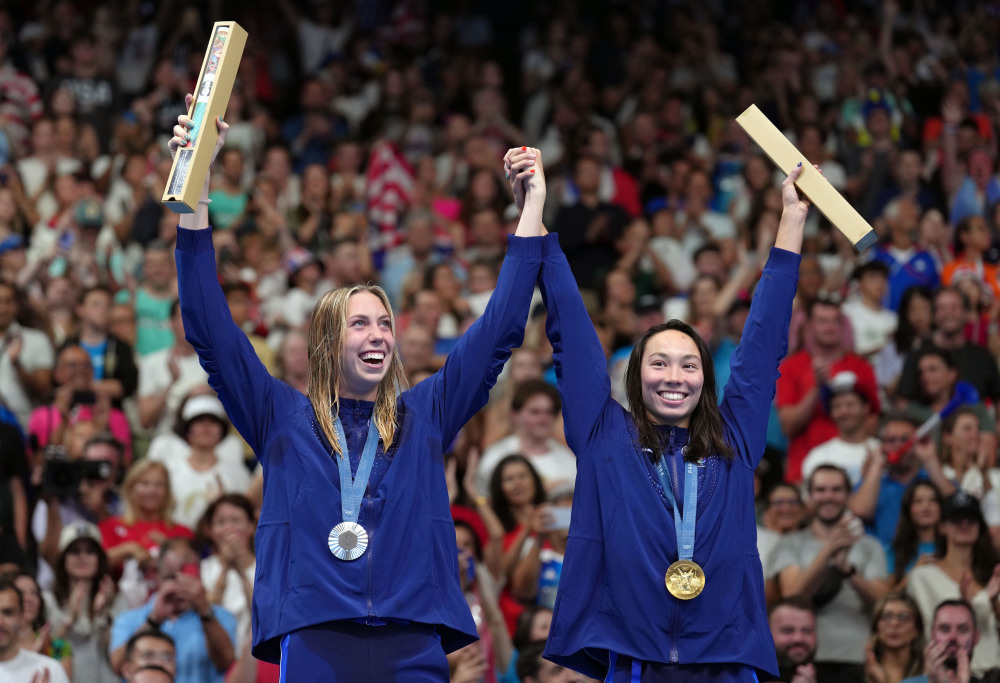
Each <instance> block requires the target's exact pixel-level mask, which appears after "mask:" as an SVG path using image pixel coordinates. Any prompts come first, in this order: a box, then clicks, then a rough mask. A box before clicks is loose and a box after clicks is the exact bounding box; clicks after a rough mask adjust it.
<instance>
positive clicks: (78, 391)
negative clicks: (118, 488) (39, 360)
mask: <svg viewBox="0 0 1000 683" xmlns="http://www.w3.org/2000/svg"><path fill="white" fill-rule="evenodd" d="M52 374H53V380H54V382H55V385H56V390H55V393H54V395H53V398H52V402H51V403H50V404H48V405H45V406H41V407H40V408H36V409H35V410H34V411H33V412H32V413H31V418H30V419H29V420H28V435H29V436H28V438H29V440H30V442H31V444H32V447H33V448H34V449H35V452H34V454H33V458H32V462H33V463H34V465H35V467H38V465H39V464H40V462H41V458H40V453H39V451H41V450H42V449H44V448H45V447H46V446H49V445H55V446H68V445H69V441H68V437H69V432H70V430H69V429H68V427H70V426H72V425H73V424H75V423H77V422H81V421H86V420H90V421H93V422H94V423H95V424H96V425H97V428H98V430H100V431H104V430H108V431H110V432H111V434H112V435H113V436H114V437H115V438H116V439H118V441H119V442H121V443H122V444H123V446H124V455H125V459H126V462H130V461H131V459H132V433H131V430H130V428H129V424H128V418H126V417H125V414H124V413H123V412H122V411H121V410H119V409H118V408H114V407H112V405H111V395H110V394H109V393H107V392H106V391H98V387H97V384H96V383H95V381H94V366H93V363H92V362H91V359H90V354H89V353H87V351H86V350H85V349H84V348H83V347H82V346H79V345H76V344H69V345H67V346H64V347H63V348H62V349H61V350H60V351H59V355H58V357H57V358H56V367H55V369H54V370H53V373H52Z"/></svg>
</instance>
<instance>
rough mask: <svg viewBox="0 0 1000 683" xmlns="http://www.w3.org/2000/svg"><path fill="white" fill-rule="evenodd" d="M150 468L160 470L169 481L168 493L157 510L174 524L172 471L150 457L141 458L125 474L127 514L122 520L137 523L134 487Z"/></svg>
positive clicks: (123, 485)
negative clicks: (171, 486) (171, 487)
mask: <svg viewBox="0 0 1000 683" xmlns="http://www.w3.org/2000/svg"><path fill="white" fill-rule="evenodd" d="M150 470H158V471H159V472H160V474H162V475H163V478H164V480H165V481H166V482H167V495H166V496H164V497H163V503H161V504H160V509H159V510H158V511H157V512H158V514H159V516H160V520H161V521H163V522H166V523H167V524H168V525H170V526H173V524H174V518H173V511H174V494H173V492H172V491H171V489H170V472H168V471H167V466H166V465H164V464H163V463H162V462H160V461H158V460H149V459H148V458H144V459H142V460H139V461H138V462H136V463H135V464H134V465H132V467H130V468H129V470H128V474H126V475H125V481H123V482H122V491H123V492H124V493H125V495H124V496H123V498H124V500H125V514H123V515H122V521H124V522H125V523H126V524H135V522H136V520H137V519H138V515H136V509H135V504H134V503H133V502H132V488H133V487H134V486H135V483H136V482H137V481H139V479H140V478H141V477H142V476H143V475H144V474H146V473H147V472H149V471H150Z"/></svg>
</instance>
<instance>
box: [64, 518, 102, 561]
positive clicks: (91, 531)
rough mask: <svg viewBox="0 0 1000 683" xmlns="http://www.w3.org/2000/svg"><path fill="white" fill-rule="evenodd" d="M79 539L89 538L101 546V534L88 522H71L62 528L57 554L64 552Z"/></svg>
mask: <svg viewBox="0 0 1000 683" xmlns="http://www.w3.org/2000/svg"><path fill="white" fill-rule="evenodd" d="M81 538H89V539H90V540H92V541H94V542H95V543H97V545H101V532H100V530H99V529H98V528H97V527H96V526H94V525H93V524H91V523H90V522H73V523H72V524H67V525H66V526H64V527H63V530H62V532H61V533H60V534H59V552H60V553H62V552H64V551H65V550H66V548H68V547H69V546H70V544H72V543H73V541H78V540H80V539H81Z"/></svg>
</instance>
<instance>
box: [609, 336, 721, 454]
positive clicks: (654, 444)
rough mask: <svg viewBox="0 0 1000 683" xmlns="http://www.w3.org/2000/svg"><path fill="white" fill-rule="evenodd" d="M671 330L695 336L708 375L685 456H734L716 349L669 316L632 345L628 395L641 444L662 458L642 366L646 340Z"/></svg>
mask: <svg viewBox="0 0 1000 683" xmlns="http://www.w3.org/2000/svg"><path fill="white" fill-rule="evenodd" d="M667 330H675V331H677V332H683V333H684V334H686V335H687V336H689V337H691V339H692V340H693V341H694V344H695V346H696V347H698V355H700V356H701V367H702V374H703V375H704V384H703V385H702V388H701V398H700V399H698V405H696V406H695V408H694V412H693V413H692V414H691V421H690V429H689V430H688V433H689V434H690V438H689V442H688V448H687V452H686V453H685V455H684V458H685V460H689V461H691V462H694V461H697V460H700V459H701V458H707V457H709V456H711V455H718V456H719V457H721V458H723V459H725V460H732V459H733V457H734V454H733V449H732V448H730V447H729V444H728V443H727V442H726V437H725V433H724V432H723V429H722V413H720V412H719V405H718V398H717V396H716V389H715V364H714V363H713V362H712V352H711V351H709V349H708V345H707V344H705V341H704V340H703V339H702V338H701V335H700V334H698V331H697V330H695V329H694V328H693V327H691V326H690V325H688V324H687V323H685V322H682V321H680V320H677V319H674V320H668V321H667V322H665V323H661V324H659V325H654V326H653V327H650V328H649V329H648V330H646V334H644V335H642V338H641V339H639V341H638V342H636V345H635V348H633V349H632V355H631V356H630V357H629V359H628V367H627V368H626V369H625V395H626V397H627V398H628V404H629V407H630V410H631V412H632V419H633V420H634V421H635V426H636V430H637V431H638V437H639V446H640V447H641V448H650V449H652V451H653V453H654V459H659V456H660V449H661V448H662V447H663V443H662V441H661V439H660V435H659V434H658V433H657V431H656V426H655V424H654V423H653V421H652V420H651V419H650V417H649V414H648V413H647V412H646V408H645V403H644V402H643V400H642V377H641V373H642V367H641V366H642V357H643V354H644V353H645V351H646V344H647V343H649V340H650V339H651V338H652V337H654V336H655V335H657V334H659V333H660V332H666V331H667Z"/></svg>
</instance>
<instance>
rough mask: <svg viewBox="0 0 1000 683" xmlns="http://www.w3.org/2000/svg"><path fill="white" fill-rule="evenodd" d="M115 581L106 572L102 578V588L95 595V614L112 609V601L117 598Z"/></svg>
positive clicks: (104, 612)
mask: <svg viewBox="0 0 1000 683" xmlns="http://www.w3.org/2000/svg"><path fill="white" fill-rule="evenodd" d="M116 592H117V591H116V589H115V581H114V579H112V578H111V576H110V575H109V574H105V576H104V578H103V579H101V585H100V588H98V589H97V595H95V596H94V615H98V614H106V613H107V612H109V611H111V603H112V601H114V599H115V593H116Z"/></svg>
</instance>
